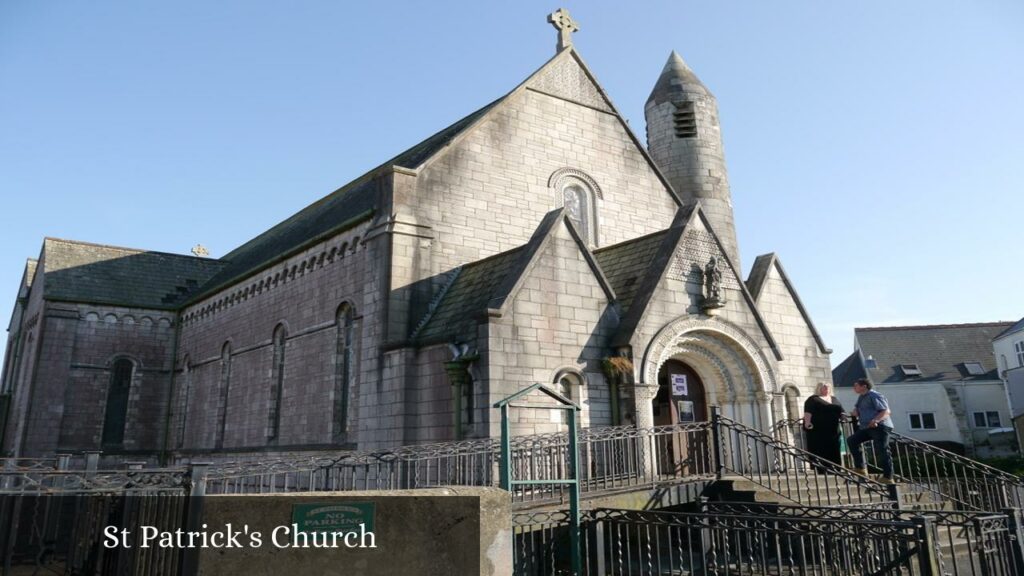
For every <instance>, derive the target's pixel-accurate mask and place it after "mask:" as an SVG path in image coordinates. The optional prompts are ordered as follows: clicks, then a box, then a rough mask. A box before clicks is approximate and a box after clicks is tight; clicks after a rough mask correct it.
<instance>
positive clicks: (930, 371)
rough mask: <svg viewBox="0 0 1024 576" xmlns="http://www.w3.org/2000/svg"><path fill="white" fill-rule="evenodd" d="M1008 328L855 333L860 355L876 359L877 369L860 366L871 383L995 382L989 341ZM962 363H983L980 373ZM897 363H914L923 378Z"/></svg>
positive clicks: (943, 326)
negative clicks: (905, 372) (968, 370)
mask: <svg viewBox="0 0 1024 576" xmlns="http://www.w3.org/2000/svg"><path fill="white" fill-rule="evenodd" d="M1012 325H1013V323H1012V322H985V323H975V324H940V325H933V326H893V327H880V328H857V329H856V330H855V331H854V335H855V337H856V341H857V346H858V348H859V349H860V353H861V356H862V357H864V358H868V357H869V356H870V357H872V358H873V359H874V361H875V364H876V367H875V368H871V367H869V366H868V367H864V368H863V370H864V371H865V372H866V373H867V377H868V378H869V379H870V380H871V382H872V383H875V384H883V383H884V384H890V383H900V382H929V381H960V380H968V381H969V380H998V379H999V375H998V371H997V366H996V360H995V356H994V354H993V352H992V338H993V337H994V336H996V335H997V334H999V333H1001V332H1003V331H1004V330H1006V329H1007V328H1009V327H1010V326H1012ZM965 362H979V363H981V366H982V370H983V371H984V372H983V373H982V374H977V375H972V374H969V373H968V372H967V370H966V368H965V367H964V363H965ZM901 364H916V365H917V368H918V369H919V370H920V372H921V375H920V376H905V375H904V373H903V371H902V370H901V369H900V365H901ZM837 384H839V382H837ZM851 384H852V381H851Z"/></svg>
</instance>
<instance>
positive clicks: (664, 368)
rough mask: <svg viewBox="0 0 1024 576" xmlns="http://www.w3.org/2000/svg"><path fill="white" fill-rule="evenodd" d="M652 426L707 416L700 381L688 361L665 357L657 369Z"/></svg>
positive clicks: (702, 382)
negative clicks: (656, 389)
mask: <svg viewBox="0 0 1024 576" xmlns="http://www.w3.org/2000/svg"><path fill="white" fill-rule="evenodd" d="M652 402H653V406H652V408H653V410H654V425H655V426H664V425H668V424H679V423H686V422H703V421H705V420H707V419H708V409H707V406H708V403H707V396H706V395H705V393H704V381H703V380H701V377H700V375H699V374H698V373H697V371H696V370H694V369H693V368H692V367H691V366H690V365H689V364H687V363H685V362H683V361H681V360H676V359H670V360H667V361H666V362H665V363H664V364H662V365H661V369H660V370H659V372H658V393H657V395H656V396H655V397H654V400H653V401H652Z"/></svg>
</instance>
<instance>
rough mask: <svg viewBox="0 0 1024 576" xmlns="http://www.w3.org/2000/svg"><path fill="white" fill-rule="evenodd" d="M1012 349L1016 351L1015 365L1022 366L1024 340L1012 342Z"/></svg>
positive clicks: (1023, 364) (1023, 361)
mask: <svg viewBox="0 0 1024 576" xmlns="http://www.w3.org/2000/svg"><path fill="white" fill-rule="evenodd" d="M1013 349H1014V350H1015V351H1016V352H1017V366H1024V340H1021V341H1020V342H1017V343H1016V344H1014V345H1013Z"/></svg>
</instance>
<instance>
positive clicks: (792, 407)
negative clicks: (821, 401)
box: [783, 384, 804, 420]
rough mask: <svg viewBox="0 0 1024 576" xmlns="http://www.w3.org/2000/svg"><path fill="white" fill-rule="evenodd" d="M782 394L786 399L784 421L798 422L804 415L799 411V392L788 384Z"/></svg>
mask: <svg viewBox="0 0 1024 576" xmlns="http://www.w3.org/2000/svg"><path fill="white" fill-rule="evenodd" d="M783 394H784V396H785V399H786V419H787V420H799V419H801V418H803V416H804V413H803V410H801V409H800V390H798V389H797V388H796V386H793V385H792V384H790V385H788V386H786V387H785V388H784V389H783Z"/></svg>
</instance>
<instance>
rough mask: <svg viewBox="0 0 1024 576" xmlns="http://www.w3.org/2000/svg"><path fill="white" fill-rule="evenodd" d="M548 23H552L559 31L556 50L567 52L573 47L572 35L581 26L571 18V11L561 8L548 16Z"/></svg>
mask: <svg viewBox="0 0 1024 576" xmlns="http://www.w3.org/2000/svg"><path fill="white" fill-rule="evenodd" d="M548 22H550V23H551V24H552V25H553V26H554V27H555V29H556V30H558V45H557V46H556V49H557V51H558V52H561V51H562V50H565V49H566V48H569V47H570V46H572V33H573V32H576V31H578V30H579V29H580V25H579V24H578V23H577V22H576V21H575V20H573V19H572V17H571V16H569V11H568V10H566V9H565V8H559V9H558V10H555V11H554V12H552V13H551V14H548Z"/></svg>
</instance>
